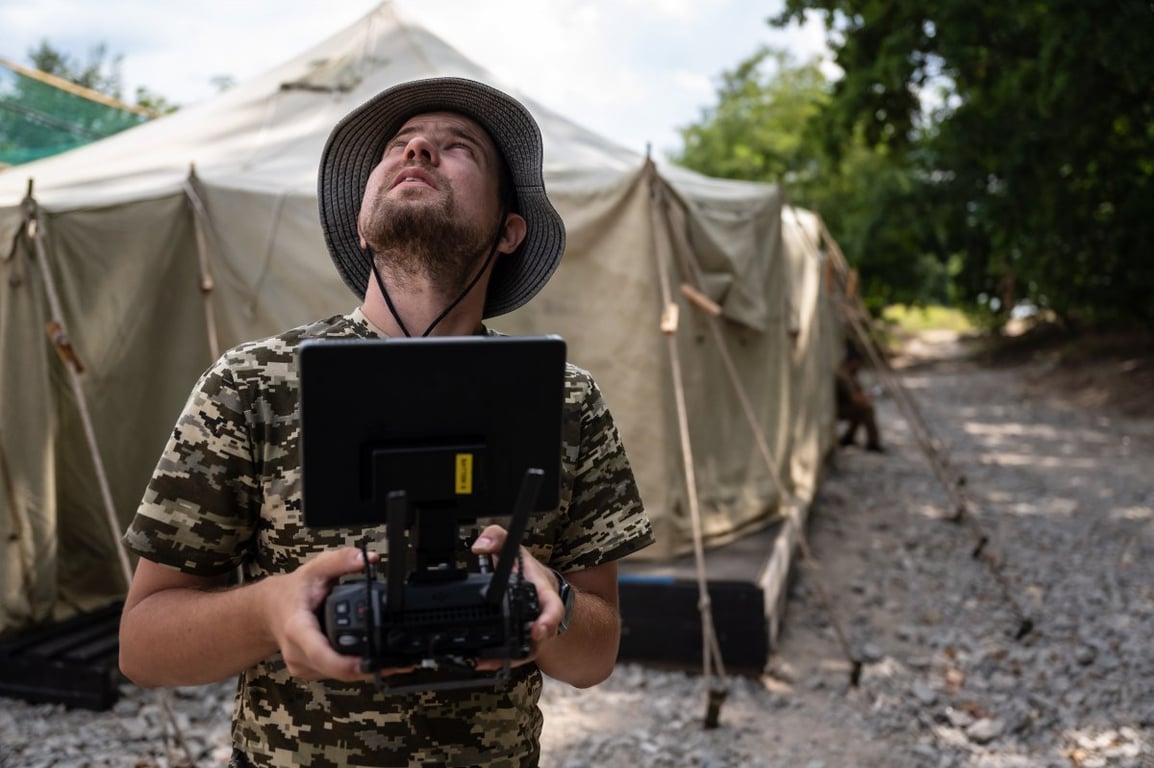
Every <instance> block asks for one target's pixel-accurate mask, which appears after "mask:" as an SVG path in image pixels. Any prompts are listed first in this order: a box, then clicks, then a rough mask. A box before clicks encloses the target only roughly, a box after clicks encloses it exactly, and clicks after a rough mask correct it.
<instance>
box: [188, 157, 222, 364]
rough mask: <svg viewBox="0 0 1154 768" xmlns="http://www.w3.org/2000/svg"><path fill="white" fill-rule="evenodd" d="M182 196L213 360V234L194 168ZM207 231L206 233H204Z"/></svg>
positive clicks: (215, 340) (215, 345)
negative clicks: (191, 231)
mask: <svg viewBox="0 0 1154 768" xmlns="http://www.w3.org/2000/svg"><path fill="white" fill-rule="evenodd" d="M184 194H185V197H187V198H188V202H189V204H190V205H191V206H192V213H193V217H192V218H193V229H194V230H195V231H196V256H197V262H198V264H199V266H200V295H201V296H202V297H204V324H205V327H206V329H207V331H208V351H209V354H210V355H211V357H212V359H213V360H216V359H217V358H218V357H220V338H219V334H218V333H217V327H216V312H215V310H214V309H213V305H212V292H213V291H214V290H215V289H216V281H214V280H213V278H212V262H211V260H210V259H209V250H208V236H207V232H215V231H216V230H215V229H214V228H213V226H212V219H210V218H209V216H208V208H207V207H205V205H204V201H203V199H202V197H201V194H200V190H199V179H197V176H196V167H195V166H189V170H188V178H187V179H185V181H184ZM206 231H207V232H206Z"/></svg>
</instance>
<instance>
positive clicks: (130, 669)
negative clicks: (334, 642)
mask: <svg viewBox="0 0 1154 768" xmlns="http://www.w3.org/2000/svg"><path fill="white" fill-rule="evenodd" d="M361 568H362V555H361V553H360V550H358V549H356V548H355V547H346V548H343V549H339V550H333V551H330V552H325V553H322V554H320V555H317V556H316V557H314V558H312V559H311V560H309V561H308V562H307V563H305V564H304V565H302V566H301V567H300V568H298V569H296V570H295V571H293V572H292V573H287V574H279V575H275V576H269V577H267V578H265V579H262V580H260V581H257V582H254V583H251V584H246V585H244V586H240V587H234V588H224V587H223V586H222V579H218V578H206V577H203V576H195V575H191V574H187V573H183V572H181V571H178V570H176V569H174V568H169V567H168V566H165V565H160V564H158V563H154V562H152V561H150V560H145V559H141V560H140V562H139V564H138V565H137V567H136V573H135V575H134V576H133V579H132V585H131V586H130V587H129V591H128V597H127V598H126V599H125V603H124V612H123V614H122V616H121V621H120V669H121V671H122V672H123V673H124V674H125V676H126V677H128V679H130V680H132V681H133V682H134V683H136V684H138V685H142V686H162V685H165V686H171V685H201V684H204V683H210V682H215V681H218V680H224V679H226V678H228V677H230V676H232V675H236V674H238V673H239V672H241V671H242V670H244V669H247V668H248V667H251V666H252V665H253V664H256V663H257V662H258V661H261V660H262V659H265V658H268V657H269V656H271V655H273V654H275V653H277V652H278V651H280V652H281V654H282V655H283V656H284V660H285V664H286V665H287V666H288V669H289V672H291V673H292V674H293V675H294V676H296V677H301V678H304V679H309V680H320V679H334V680H346V681H347V680H363V679H367V677H368V676H366V675H364V674H362V673H361V672H360V669H359V664H360V659H358V658H356V657H352V656H344V655H341V654H338V653H337V652H336V651H334V650H333V649H332V647H331V646H330V645H329V642H328V639H327V638H326V637H325V636H324V634H322V633H321V631H320V624H319V622H318V621H317V618H316V615H315V613H314V611H315V609H316V607H317V606H319V605H320V604H321V603H322V602H323V601H324V598H325V596H326V595H327V594H328V591H329V589H330V587H331V586H332V584H333V583H335V581H336V580H337V579H338V578H340V577H341V576H342V575H344V574H346V573H354V572H357V571H359V570H361Z"/></svg>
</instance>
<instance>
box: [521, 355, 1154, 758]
mask: <svg viewBox="0 0 1154 768" xmlns="http://www.w3.org/2000/svg"><path fill="white" fill-rule="evenodd" d="M946 343H950V340H948V339H947V340H946ZM956 352H957V349H956V348H954V349H950V350H949V351H948V353H947V352H946V351H945V350H944V349H943V348H942V347H936V346H935V345H934V344H932V343H931V344H930V345H929V346H925V345H923V347H922V348H920V349H918V353H919V354H920V355H921V357H922V358H923V360H922V362H924V361H925V359H926V358H931V359H936V362H934V364H932V365H928V366H927V365H921V366H915V367H911V368H907V369H905V370H904V371H903V372H902V374H901V381H902V382H903V383H904V385H905V387H907V389H908V391H909V392H910V393H912V394H913V395H914V398H915V400H916V402H917V403H918V404H919V405H920V407H921V410H922V412H923V413H924V415H925V417H926V419H927V421H928V422H929V424H930V425H931V428H932V430H933V432H934V433H935V434H936V435H937V436H938V437H939V438H940V439H941V440H942V443H943V445H944V447H945V448H946V449H947V451H948V453H949V455H950V457H951V460H950V463H951V465H952V466H953V467H955V468H957V469H958V470H959V471H960V472H961V473H962V474H964V476H965V482H966V485H965V486H964V490H965V493H966V494H967V496H968V498H969V499H970V504H969V509H970V511H971V516H970V520H971V522H972V524H971V525H966V524H959V523H957V522H951V521H950V519H949V518H950V513H951V511H952V505H951V504H950V502H949V499H948V497H947V495H946V494H945V493H944V491H943V490H942V488H941V486H940V485H939V484H938V481H937V480H936V479H935V477H934V474H933V473H932V472H931V471H930V469H929V465H928V463H927V460H926V457H925V454H924V453H923V452H922V450H921V449H920V448H919V445H918V443H917V441H916V440H915V439H914V435H913V434H912V433H911V431H910V428H909V425H908V424H907V423H906V422H905V421H904V419H903V418H902V417H901V416H900V414H899V411H898V409H897V408H896V406H895V403H894V401H893V400H892V399H889V398H885V397H883V398H882V399H881V400H880V401H879V412H880V414H881V418H882V422H883V439H884V440H885V442H886V443H887V446H888V452H887V453H886V454H884V455H877V454H872V453H867V452H865V451H863V450H858V449H853V448H850V449H846V450H843V451H841V452H839V453H838V455H837V456H836V457H835V460H834V462H833V463H832V465H831V469H830V472H829V474H828V476H827V477H826V479H825V482H824V483H823V486H822V491H821V494H820V497H819V499H818V501H817V503H816V505H815V508H814V510H813V515H812V517H811V530H810V542H811V547H812V549H813V551H814V554H815V558H816V560H817V564H816V566H815V565H814V564H810V565H809V566H803V567H802V570H801V571H800V577H799V579H798V580H797V583H796V585H795V588H794V590H793V591H792V593H791V597H790V602H789V606H788V609H787V613H786V615H785V620H784V628H783V631H782V636H781V638H780V647H779V648H778V652H777V654H776V655H775V656H774V658H773V659H772V661H771V667H770V668H771V672H772V674H770V675H767V676H765V677H764V678H762V679H734V680H731V681H730V683H731V686H730V692H729V698H728V699H727V701H726V703H725V704H724V706H723V708H722V715H721V723H722V726H721V727H720V728H718V729H716V730H710V731H706V730H704V729H703V728H702V725H701V724H702V717H703V714H704V711H705V707H704V699H703V693H702V691H701V689H700V684H699V681H698V680H697V679H695V678H694V677H692V676H686V675H684V674H681V673H672V672H658V671H653V670H644V669H642V668H640V667H636V666H633V665H624V666H622V667H621V668H620V669H619V670H618V672H617V673H615V674H614V676H613V678H612V679H611V680H610V681H609V682H608V683H606V684H605V685H603V686H601V687H599V688H598V689H595V690H593V691H585V692H569V691H564V690H560V689H559V688H558V687H557V686H551V687H550V689H549V690H547V694H546V699H545V707H546V735H545V747H546V759H545V761H544V762H543V765H544V766H546V768H560V767H562V766H564V767H565V768H577V767H578V766H595V765H618V764H621V765H624V764H627V762H626V761H628V764H638V765H651V766H666V765H668V766H679V765H701V766H783V767H784V766H802V767H803V768H834V767H835V766H879V767H880V766H886V767H887V768H892V767H894V766H898V767H900V766H1064V767H1065V766H1085V767H1086V768H1089V767H1090V766H1127V767H1130V766H1135V767H1137V766H1144V767H1146V766H1154V682H1152V681H1154V650H1152V646H1151V645H1150V641H1149V638H1150V637H1151V636H1152V635H1154V419H1150V418H1143V419H1139V418H1122V417H1119V416H1117V415H1113V414H1111V413H1110V412H1107V411H1104V410H1101V409H1087V408H1085V407H1083V406H1081V405H1076V404H1074V402H1073V401H1072V400H1071V399H1070V398H1069V397H1067V396H1065V395H1063V394H1062V393H1060V392H1052V391H1049V392H1048V391H1046V390H1045V389H1044V388H1040V387H1039V384H1038V382H1039V380H1042V381H1044V373H1045V371H1044V369H1042V368H1039V365H1041V364H1036V363H1031V364H1028V365H1024V366H1017V367H1009V368H1006V367H1003V368H1000V369H989V368H982V367H978V366H976V365H972V364H968V363H964V362H957V361H954V360H953V357H954V355H955V353H956ZM905 362H915V363H916V362H918V361H917V360H907V361H905ZM1151 397H1154V394H1151ZM982 540H984V541H986V544H985V545H984V546H982V547H981V548H980V550H981V551H980V555H981V556H979V557H975V556H974V553H975V551H976V550H978V546H977V545H978V543H979V542H980V541H982ZM987 558H988V559H987ZM819 580H820V583H821V584H822V585H824V587H825V590H826V592H827V593H828V594H829V595H830V596H831V597H832V599H833V603H834V613H833V615H834V616H835V617H836V621H837V623H838V624H839V625H840V626H841V627H842V628H843V630H844V633H845V635H846V637H847V638H848V640H849V642H850V643H851V644H852V646H853V653H854V655H855V657H856V658H858V659H860V660H862V661H863V662H864V666H863V671H862V675H861V680H860V684H859V685H858V686H856V687H852V686H851V685H850V669H851V666H850V663H849V661H848V659H847V658H846V656H845V654H844V653H842V650H841V645H840V644H839V642H838V640H837V635H836V633H835V631H834V629H833V626H832V624H831V620H830V619H831V616H830V613H829V612H827V611H825V610H823V609H822V607H821V605H820V602H819V601H818V600H817V595H816V592H815V583H817V582H818V581H819ZM1024 620H1027V621H1029V622H1030V623H1031V624H1030V626H1032V629H1031V631H1029V632H1028V633H1027V634H1026V635H1025V636H1024V637H1021V638H1018V637H1017V635H1018V633H1019V631H1020V630H1022V629H1023V628H1024V627H1025V626H1027V625H1025V624H1024V623H1023V622H1024Z"/></svg>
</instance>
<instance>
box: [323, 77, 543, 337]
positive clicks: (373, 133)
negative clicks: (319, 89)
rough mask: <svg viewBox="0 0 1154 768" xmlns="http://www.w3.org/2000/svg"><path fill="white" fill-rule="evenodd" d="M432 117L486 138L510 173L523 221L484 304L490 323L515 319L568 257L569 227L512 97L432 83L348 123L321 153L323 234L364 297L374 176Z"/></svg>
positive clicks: (467, 83)
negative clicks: (410, 124)
mask: <svg viewBox="0 0 1154 768" xmlns="http://www.w3.org/2000/svg"><path fill="white" fill-rule="evenodd" d="M429 112H454V113H457V114H461V115H464V116H465V117H468V118H470V119H472V120H474V121H476V122H477V123H478V124H479V125H480V126H481V127H483V128H484V129H485V130H486V131H488V133H489V136H490V138H492V140H493V143H494V144H495V145H496V146H497V148H498V149H499V150H500V152H501V154H502V155H503V156H504V158H505V162H506V164H507V165H508V168H509V173H510V175H511V177H512V179H513V186H514V191H515V193H516V197H517V210H518V213H520V215H521V216H522V217H524V219H525V223H526V233H525V239H524V241H523V242H522V243H521V246H520V248H518V250H517V252H516V253H513V254H504V255H502V256H501V257H500V258H498V259H497V261H496V262H495V264H494V266H493V273H492V276H491V277H490V280H489V288H488V291H487V293H486V297H485V308H484V317H494V316H497V315H503V314H505V313H507V312H512V311H513V310H515V309H517V308H518V307H520V306H522V305H523V304H525V303H526V302H527V301H529V300H530V299H531V298H533V297H534V296H535V295H536V294H537V292H538V291H540V290H541V288H542V287H544V285H545V283H546V282H548V281H549V278H550V277H551V276H552V275H553V272H555V271H556V269H557V265H558V264H560V262H561V256H562V254H563V253H564V251H565V224H564V222H563V221H562V220H561V216H560V215H559V214H558V213H557V211H556V209H555V208H554V207H553V204H552V203H551V202H550V201H549V198H548V197H547V196H546V194H545V181H544V176H543V173H542V162H543V149H542V143H541V131H540V129H539V128H538V127H537V122H536V121H535V120H534V119H533V116H532V115H531V114H529V111H528V110H527V109H526V108H525V107H524V106H523V105H522V104H521V103H520V102H518V101H516V100H515V99H513V98H512V97H510V96H509V95H507V94H505V93H503V92H501V91H499V90H497V89H496V88H493V87H491V86H488V85H485V84H484V83H479V82H476V81H473V80H466V79H463V78H452V77H448V78H430V79H426V80H415V81H412V82H408V83H402V84H400V85H395V86H393V87H391V88H389V89H387V90H384V91H382V92H381V93H379V94H377V95H376V96H374V97H373V98H371V99H369V100H368V101H367V102H365V103H364V104H362V105H361V106H360V107H358V108H357V109H355V110H353V111H352V112H351V113H349V114H348V115H346V116H345V117H344V118H343V119H342V120H341V121H340V122H339V123H338V124H337V125H336V127H335V128H334V129H333V131H332V133H331V134H330V135H329V139H328V141H327V142H326V144H325V148H324V151H323V152H322V153H321V160H320V169H319V172H318V175H317V201H318V205H319V207H320V218H321V230H322V232H323V233H324V237H325V243H326V244H327V245H328V248H329V255H330V256H332V259H333V263H335V264H336V267H337V270H338V271H339V272H340V275H341V278H342V279H343V280H344V281H345V284H346V285H348V286H349V288H350V289H352V291H353V293H355V294H356V296H357V298H361V297H363V296H364V295H365V290H366V288H367V287H368V282H369V276H370V275H371V274H372V256H371V255H369V254H367V253H366V252H365V251H364V250H363V249H362V248H361V244H360V237H359V235H358V233H357V216H358V214H359V213H360V208H361V200H362V198H363V197H364V191H365V184H366V183H367V182H368V179H369V174H371V173H372V171H373V168H375V167H376V166H377V164H378V163H379V162H380V160H381V156H382V154H383V152H384V147H385V143H386V142H388V141H389V140H390V139H391V138H392V137H393V136H394V135H396V133H397V131H398V130H400V128H401V126H403V125H404V123H405V121H407V120H409V119H410V118H412V117H414V116H415V115H420V114H425V113H429Z"/></svg>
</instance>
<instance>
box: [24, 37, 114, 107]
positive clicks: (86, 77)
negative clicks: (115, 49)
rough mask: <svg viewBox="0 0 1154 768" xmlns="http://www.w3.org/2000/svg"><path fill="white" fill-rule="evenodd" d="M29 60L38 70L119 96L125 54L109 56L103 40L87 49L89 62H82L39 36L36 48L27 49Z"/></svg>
mask: <svg viewBox="0 0 1154 768" xmlns="http://www.w3.org/2000/svg"><path fill="white" fill-rule="evenodd" d="M28 60H29V61H31V62H32V66H34V67H35V68H36V69H39V70H40V71H41V72H45V73H47V74H49V75H55V76H56V77H59V78H62V79H64V80H67V81H69V82H71V83H75V84H76V85H79V86H83V87H85V88H88V89H90V90H93V91H98V92H99V93H103V94H105V95H107V96H111V97H112V98H114V99H116V100H118V101H120V100H122V99H121V79H120V65H121V63H122V62H123V60H124V56H123V55H120V54H118V55H116V56H113V57H112V58H111V59H109V57H108V46H107V45H105V44H104V43H99V44H97V45H95V46H93V47H92V48H91V49H90V50H89V52H88V62H87V63H86V64H81V63H79V62H77V61H76V60H75V59H73V57H72V56H70V55H69V54H67V53H64V52H63V51H59V50H57V49H56V48H55V47H53V46H52V45H51V44H50V43H49V42H48V41H47V40H41V41H40V44H39V45H38V46H37V47H36V48H33V49H32V50H30V51H29V52H28ZM106 68H107V71H105V69H106Z"/></svg>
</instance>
